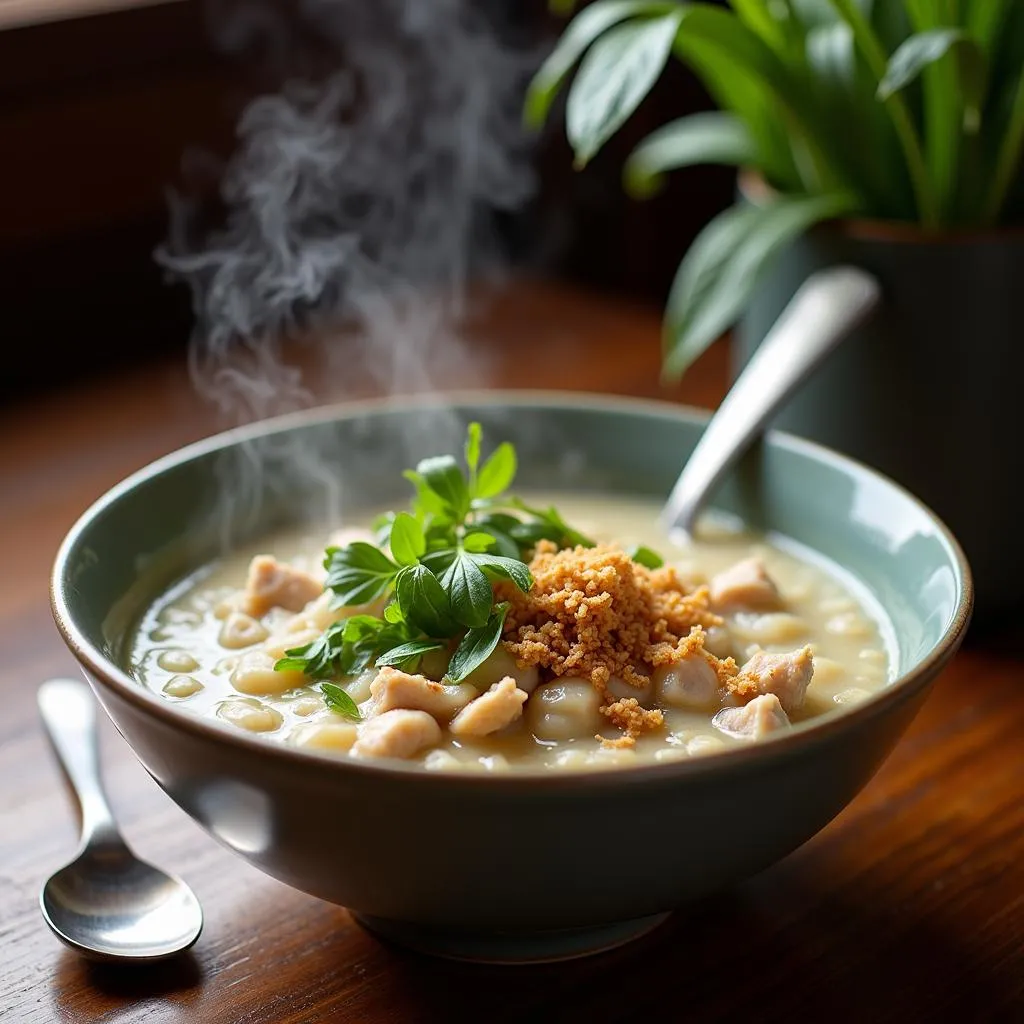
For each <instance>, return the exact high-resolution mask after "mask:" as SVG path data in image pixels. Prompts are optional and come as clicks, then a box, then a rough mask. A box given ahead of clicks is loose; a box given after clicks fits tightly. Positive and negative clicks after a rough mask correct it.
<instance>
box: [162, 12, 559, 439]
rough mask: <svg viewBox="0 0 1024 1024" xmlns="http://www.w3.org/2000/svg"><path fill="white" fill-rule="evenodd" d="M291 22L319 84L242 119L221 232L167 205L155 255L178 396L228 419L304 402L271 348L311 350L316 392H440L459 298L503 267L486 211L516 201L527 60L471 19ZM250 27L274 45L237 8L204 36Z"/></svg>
mask: <svg viewBox="0 0 1024 1024" xmlns="http://www.w3.org/2000/svg"><path fill="white" fill-rule="evenodd" d="M300 10H301V12H302V18H303V20H304V21H305V23H306V26H305V27H306V28H307V29H308V28H311V29H312V30H313V31H314V33H315V34H316V35H317V36H318V37H319V39H320V40H321V41H323V42H326V43H327V44H328V45H329V47H330V49H331V51H332V53H334V54H336V63H337V69H336V70H333V71H332V72H331V73H329V74H328V75H326V76H325V77H322V78H321V79H320V80H318V81H316V82H313V81H292V82H290V83H289V84H287V85H286V86H285V87H284V89H283V90H282V91H281V92H280V93H278V94H276V95H267V96H262V97H260V98H258V99H256V100H255V101H254V102H252V103H251V104H250V105H249V106H248V108H247V109H246V110H245V112H244V114H243V116H242V118H241V120H240V123H239V125H238V137H239V144H238V148H237V151H236V152H235V154H234V155H233V156H232V157H231V159H230V161H229V162H228V164H227V166H226V167H225V168H224V172H223V176H222V178H221V182H220V195H221V199H222V201H223V206H224V217H223V219H222V221H221V226H219V227H218V228H217V229H215V230H214V231H212V232H205V231H203V230H202V229H201V228H200V219H201V218H200V214H201V211H198V210H197V209H195V208H194V207H192V206H190V205H189V204H188V203H185V202H182V201H180V200H178V201H176V202H175V205H174V210H173V213H174V215H173V217H172V227H171V232H170V237H169V239H168V241H167V243H166V245H165V246H164V247H163V248H162V249H161V250H160V251H159V252H158V254H157V258H158V260H159V261H160V262H161V264H162V265H163V266H165V267H166V268H167V269H168V270H169V271H170V273H171V275H172V276H173V277H174V278H176V279H178V280H181V281H184V282H186V283H187V284H188V286H189V288H190V289H191V294H192V302H193V309H194V313H195V320H196V329H195V333H194V338H193V341H192V346H191V351H190V368H191V372H192V376H193V380H194V383H195V385H196V387H197V388H198V389H199V391H200V392H201V393H202V394H203V395H205V396H206V397H208V398H209V399H211V400H212V401H214V402H216V403H217V405H218V406H219V408H220V409H221V410H222V412H223V413H224V414H225V415H226V416H229V417H230V418H231V419H233V420H235V421H245V420H249V419H254V418H260V417H264V416H267V415H270V414H273V413H278V412H282V411H286V410H290V409H295V408H299V407H302V406H304V405H308V404H310V403H311V402H312V400H313V396H312V393H311V390H310V388H309V386H308V382H306V381H304V379H303V377H302V374H301V373H300V371H299V370H298V369H297V368H296V367H295V366H294V365H289V363H288V362H286V359H285V352H286V349H288V345H287V342H288V339H289V338H295V337H302V338H304V339H309V338H311V337H316V338H317V339H318V341H317V342H316V344H317V345H322V350H321V352H320V355H321V357H322V360H323V361H322V363H321V365H322V367H323V369H324V370H326V371H327V372H330V373H331V380H332V382H336V388H335V392H336V393H335V396H334V397H337V393H338V392H344V390H345V388H346V387H347V385H348V382H349V381H352V380H355V379H359V378H360V377H361V379H362V380H363V381H364V382H365V383H368V384H370V385H372V386H373V388H374V390H377V391H380V390H384V391H387V392H407V391H412V390H424V389H428V388H433V387H440V386H444V385H445V384H446V383H447V381H448V379H449V374H450V372H451V370H452V368H453V367H455V366H459V367H460V369H464V364H465V363H466V361H467V350H466V347H465V345H464V344H463V343H462V342H461V341H460V339H459V335H458V321H459V318H460V316H462V314H463V313H464V312H465V310H466V302H467V286H468V284H469V283H470V281H471V279H472V280H474V281H475V280H477V279H479V278H480V277H481V276H482V275H486V274H493V273H494V272H496V271H498V270H499V269H500V267H501V265H502V251H501V245H500V242H499V239H498V236H497V234H496V232H495V231H494V219H493V218H494V215H495V213H496V212H498V211H513V210H516V209H518V208H519V207H521V206H522V205H523V204H524V203H525V202H526V201H527V200H528V198H529V197H530V195H531V193H532V191H533V175H532V171H531V166H530V161H529V157H530V153H529V148H528V145H527V140H526V139H525V138H524V136H523V134H522V131H521V128H520V123H521V104H522V96H523V90H524V88H525V83H526V80H527V78H528V76H529V74H530V73H531V71H532V70H533V68H534V67H535V66H536V58H537V57H538V56H539V54H538V53H537V52H536V51H535V49H534V48H533V47H515V46H512V45H510V44H509V41H508V40H507V39H506V38H502V32H501V31H500V29H501V28H502V26H499V25H498V24H497V23H496V19H494V18H493V17H491V16H489V15H488V13H487V11H488V5H487V4H485V3H482V2H480V0H373V2H368V0H307V2H306V3H305V4H304V5H302V6H301V8H300ZM263 30H267V31H268V32H269V34H270V38H273V39H278V40H279V39H280V33H281V30H282V26H281V24H279V22H278V20H277V16H276V15H275V16H270V15H269V14H268V9H267V8H263V7H260V8H256V7H254V6H251V5H250V6H243V7H240V8H239V9H238V10H237V11H236V12H235V13H233V14H232V15H231V16H230V17H228V18H227V20H226V21H224V22H223V23H222V24H221V25H220V26H219V36H220V38H221V41H222V42H223V43H224V44H225V45H228V46H232V47H233V46H238V45H240V43H241V41H243V40H250V41H251V37H252V36H253V34H254V33H260V32H261V31H263ZM306 344H312V342H309V341H308V340H307V341H306ZM460 379H461V381H462V382H463V383H466V382H467V380H466V373H465V372H461V374H460Z"/></svg>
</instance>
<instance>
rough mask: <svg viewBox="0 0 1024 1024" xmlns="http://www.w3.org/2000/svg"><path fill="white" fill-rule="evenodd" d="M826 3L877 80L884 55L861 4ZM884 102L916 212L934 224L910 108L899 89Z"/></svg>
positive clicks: (930, 192)
mask: <svg viewBox="0 0 1024 1024" xmlns="http://www.w3.org/2000/svg"><path fill="white" fill-rule="evenodd" d="M830 3H831V4H832V6H833V7H835V9H836V11H837V12H838V13H839V14H840V15H841V16H842V18H843V20H844V21H845V22H846V23H847V24H848V25H849V26H850V29H851V30H852V32H853V38H854V42H855V43H856V44H857V49H858V50H859V51H860V53H861V55H862V56H863V57H864V60H865V62H866V63H867V66H868V68H869V69H870V70H871V73H872V74H873V75H875V77H876V78H877V79H878V81H879V82H881V81H882V79H883V78H884V77H885V75H886V68H887V65H888V57H887V55H886V50H885V47H884V46H883V44H882V41H881V39H880V38H879V35H878V33H877V31H876V30H875V27H874V26H873V25H872V23H871V21H870V19H869V18H868V17H867V16H866V15H865V13H864V11H863V9H862V7H861V4H860V3H858V0H830ZM888 6H894V5H888ZM884 102H885V105H886V108H887V109H888V111H889V116H890V117H891V119H892V124H893V128H894V129H895V131H896V134H897V136H898V137H899V141H900V146H901V148H902V150H903V157H904V160H905V161H906V166H907V172H908V174H909V175H910V180H911V182H912V184H913V189H914V201H915V204H916V207H917V209H916V214H917V216H919V217H920V219H921V221H922V223H923V224H924V225H925V227H934V226H935V225H936V224H937V223H938V217H939V210H938V207H937V205H936V202H935V195H934V192H933V190H932V187H931V181H930V180H929V178H928V167H927V165H926V163H925V159H924V151H923V149H922V147H921V139H920V137H919V134H918V131H917V126H916V124H915V123H914V119H913V116H912V115H911V112H910V108H909V106H908V105H907V103H906V101H905V99H904V98H903V96H902V95H901V94H900V93H899V92H893V93H891V94H890V95H889V96H887V97H886V99H885V100H884Z"/></svg>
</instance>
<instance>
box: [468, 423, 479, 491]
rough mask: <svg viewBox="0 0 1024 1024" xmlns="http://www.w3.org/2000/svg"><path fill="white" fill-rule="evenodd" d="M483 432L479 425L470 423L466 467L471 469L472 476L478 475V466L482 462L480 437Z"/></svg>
mask: <svg viewBox="0 0 1024 1024" xmlns="http://www.w3.org/2000/svg"><path fill="white" fill-rule="evenodd" d="M482 432H483V431H482V430H481V428H480V424H479V423H470V425H469V427H468V429H467V430H466V465H467V466H468V467H469V472H470V474H475V473H476V467H477V464H478V463H479V462H480V436H481V434H482ZM471 479H472V476H471Z"/></svg>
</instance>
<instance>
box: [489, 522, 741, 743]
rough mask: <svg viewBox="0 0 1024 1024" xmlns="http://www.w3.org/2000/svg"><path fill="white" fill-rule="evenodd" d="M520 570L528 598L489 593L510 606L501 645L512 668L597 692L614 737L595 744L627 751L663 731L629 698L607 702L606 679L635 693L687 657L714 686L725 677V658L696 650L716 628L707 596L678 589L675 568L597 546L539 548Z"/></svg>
mask: <svg viewBox="0 0 1024 1024" xmlns="http://www.w3.org/2000/svg"><path fill="white" fill-rule="evenodd" d="M530 570H531V571H532V573H533V577H534V585H533V587H532V588H531V589H530V591H529V592H528V593H523V592H522V591H520V590H517V589H516V588H515V587H513V586H510V585H507V584H500V585H499V588H498V589H499V592H500V593H499V595H497V596H500V599H502V600H505V601H508V602H509V605H510V608H509V611H508V615H507V617H506V619H505V632H504V639H505V647H506V648H507V650H508V651H509V653H510V654H512V655H513V657H514V658H515V659H516V661H517V662H518V663H519V664H520V665H523V666H526V665H536V666H538V667H540V668H542V669H546V670H548V671H549V672H550V673H552V674H553V675H555V676H578V677H580V678H583V679H588V680H589V681H590V682H591V683H592V684H593V685H594V686H595V687H596V688H597V689H598V690H599V691H600V692H601V694H602V704H603V706H602V709H601V710H602V714H604V715H605V716H606V717H607V718H608V719H609V721H610V722H612V723H613V724H614V725H616V726H618V727H619V728H621V729H622V730H623V731H624V735H623V736H622V737H621V738H620V739H616V740H604V741H603V742H606V743H610V744H611V745H614V746H632V745H633V744H634V743H635V741H636V737H637V736H639V735H640V734H641V733H642V732H646V731H650V730H652V729H657V728H660V727H661V725H662V723H663V716H662V714H661V712H660V711H647V710H645V709H644V708H642V707H641V706H640V704H639V702H638V700H637V699H636V698H634V697H627V698H624V699H620V700H616V699H615V698H614V697H613V696H612V694H611V693H610V692H609V691H608V683H609V681H610V680H611V679H612V678H613V677H616V678H618V679H621V680H622V681H623V682H625V683H626V684H628V685H630V686H633V687H636V688H637V689H638V690H641V689H643V688H644V687H646V686H647V684H648V683H649V681H650V677H649V672H650V670H651V669H654V668H657V667H658V666H661V665H670V664H674V663H675V662H677V661H679V660H681V659H682V658H685V657H687V656H689V655H692V654H694V653H697V652H699V653H701V654H703V656H704V657H706V658H708V660H709V661H710V662H711V663H712V664H713V666H714V667H715V669H716V671H717V672H718V673H719V676H720V677H722V678H723V679H724V678H728V677H732V676H733V675H735V673H736V666H735V663H734V662H733V661H732V659H731V658H730V659H727V660H726V661H722V662H720V661H719V660H718V659H717V658H714V656H713V655H711V654H710V653H708V652H705V651H704V650H703V646H704V631H703V628H702V627H705V626H712V625H719V624H721V622H722V620H721V618H719V616H717V615H715V614H714V612H712V611H711V610H710V607H709V594H708V588H707V587H697V588H696V589H692V590H690V589H688V588H687V585H686V583H685V582H684V581H683V580H682V579H681V578H680V577H679V575H678V573H677V572H676V570H675V569H673V568H670V567H665V568H661V569H654V570H651V569H647V568H645V567H644V566H642V565H640V564H638V563H637V562H634V561H633V560H632V559H630V557H629V556H628V555H627V554H626V553H625V552H624V551H622V550H621V549H619V548H617V547H614V546H611V545H607V544H605V545H598V546H597V547H592V548H587V547H575V548H566V549H564V550H561V551H559V550H557V549H556V548H555V546H554V545H553V544H551V543H549V542H546V541H542V542H540V543H539V544H538V545H537V550H536V552H535V554H534V557H533V559H532V561H531V562H530Z"/></svg>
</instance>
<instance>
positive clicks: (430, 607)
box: [395, 565, 456, 636]
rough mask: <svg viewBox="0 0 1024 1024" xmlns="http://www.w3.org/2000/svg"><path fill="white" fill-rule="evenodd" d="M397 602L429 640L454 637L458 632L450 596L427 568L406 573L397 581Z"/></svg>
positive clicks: (415, 567)
mask: <svg viewBox="0 0 1024 1024" xmlns="http://www.w3.org/2000/svg"><path fill="white" fill-rule="evenodd" d="M395 598H396V599H397V601H398V606H399V608H401V609H402V615H403V616H404V617H405V620H406V622H409V623H412V624H413V625H415V626H418V627H419V628H420V629H422V630H423V632H424V633H426V634H427V635H428V636H451V635H452V634H453V633H455V632H456V623H455V622H454V621H453V619H452V608H451V603H450V601H449V600H448V594H447V593H446V592H445V589H444V587H442V586H441V582H440V580H438V578H437V577H436V576H435V575H434V574H433V573H432V572H431V571H430V570H429V569H428V568H427V567H426V566H425V565H407V566H405V567H404V568H403V569H402V571H401V572H400V573H399V574H398V576H397V577H396V578H395Z"/></svg>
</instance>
